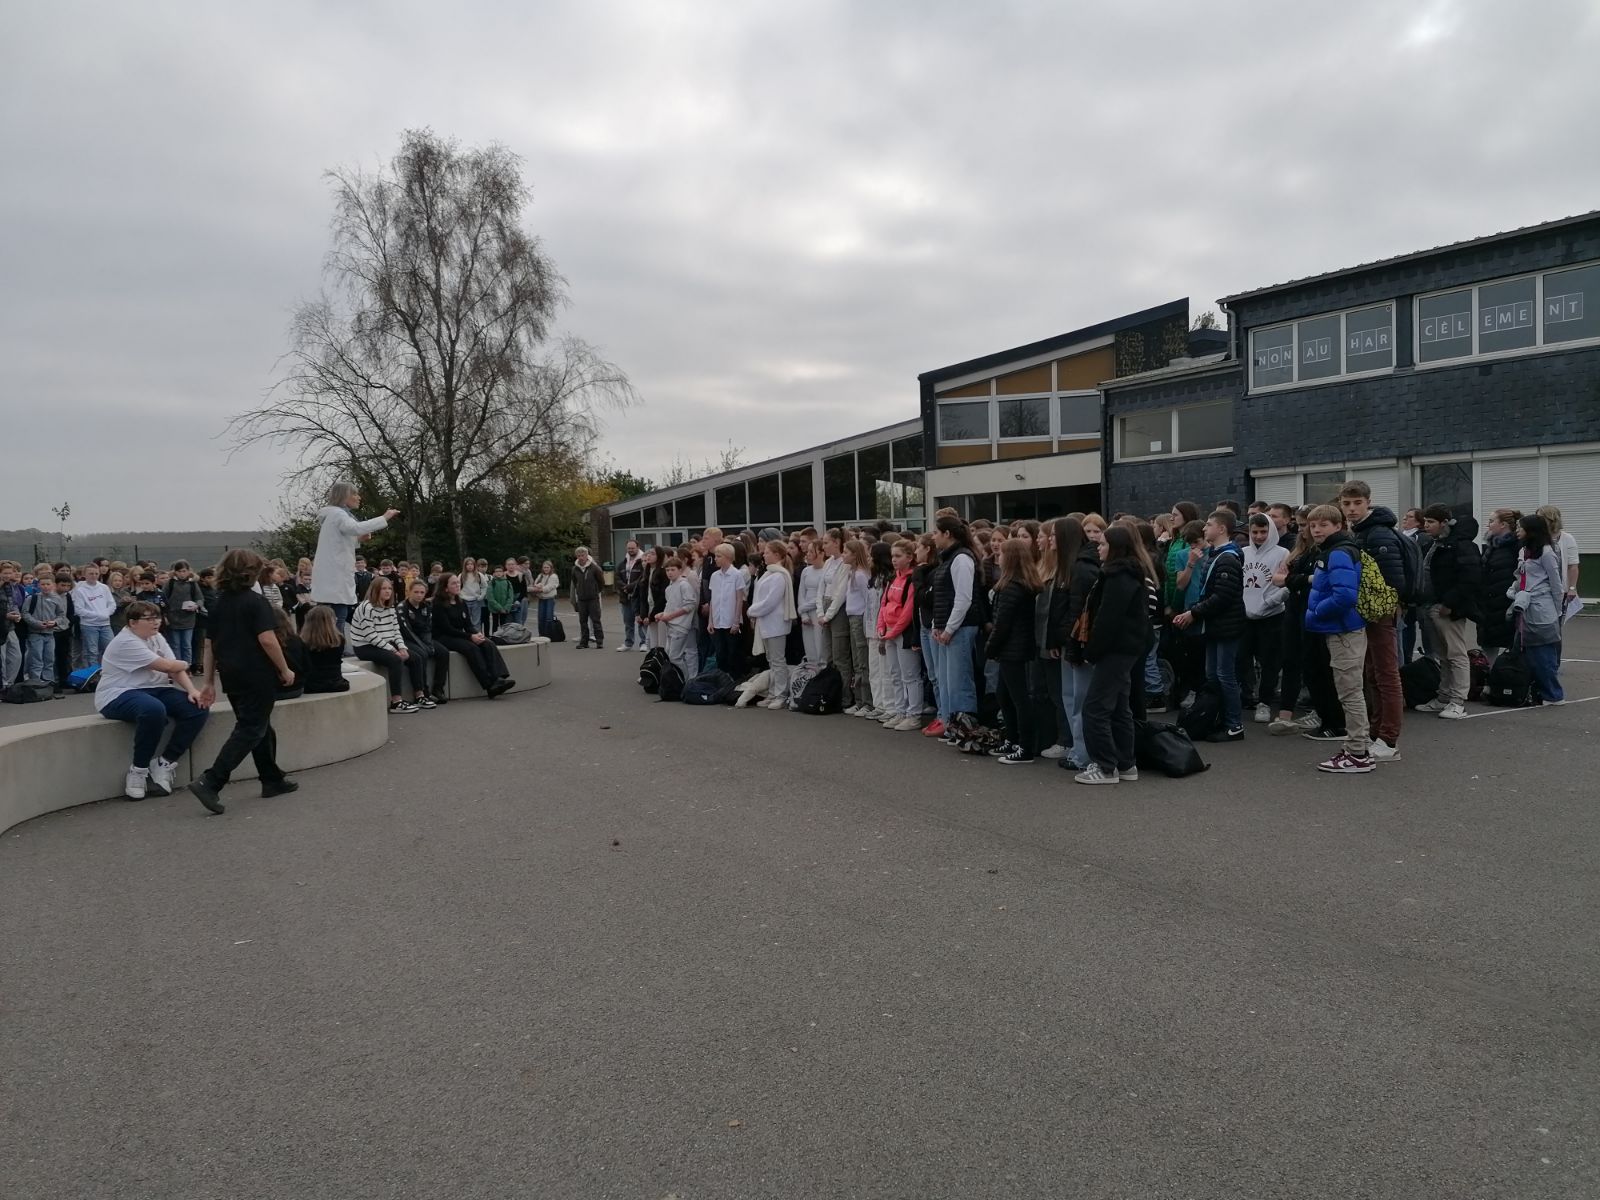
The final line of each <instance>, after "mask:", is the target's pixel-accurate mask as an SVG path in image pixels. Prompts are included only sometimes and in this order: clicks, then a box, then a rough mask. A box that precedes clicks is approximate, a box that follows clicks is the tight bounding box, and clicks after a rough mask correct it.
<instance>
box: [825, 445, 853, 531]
mask: <svg viewBox="0 0 1600 1200" xmlns="http://www.w3.org/2000/svg"><path fill="white" fill-rule="evenodd" d="M822 500H823V509H824V512H825V513H826V515H827V518H828V524H830V525H835V524H838V523H839V522H840V521H854V520H855V519H856V456H855V455H854V454H841V455H839V457H837V458H825V459H823V460H822Z"/></svg>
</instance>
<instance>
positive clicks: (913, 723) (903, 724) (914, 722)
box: [889, 717, 922, 733]
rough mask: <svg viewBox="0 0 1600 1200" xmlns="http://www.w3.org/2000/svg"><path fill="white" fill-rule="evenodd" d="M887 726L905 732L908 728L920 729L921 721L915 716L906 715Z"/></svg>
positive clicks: (897, 731)
mask: <svg viewBox="0 0 1600 1200" xmlns="http://www.w3.org/2000/svg"><path fill="white" fill-rule="evenodd" d="M889 728H890V729H892V730H894V731H895V732H896V733H905V732H907V731H908V730H912V729H921V728H922V722H921V720H919V719H918V718H916V717H906V718H904V719H902V720H900V721H897V722H896V723H895V724H893V725H891V726H889Z"/></svg>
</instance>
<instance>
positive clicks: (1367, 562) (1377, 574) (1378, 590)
mask: <svg viewBox="0 0 1600 1200" xmlns="http://www.w3.org/2000/svg"><path fill="white" fill-rule="evenodd" d="M1399 611H1400V593H1399V592H1397V591H1395V590H1394V588H1392V587H1390V586H1389V581H1388V580H1386V579H1385V578H1384V577H1383V571H1382V569H1381V568H1379V566H1378V560H1377V559H1375V558H1373V557H1372V555H1370V554H1368V553H1367V552H1366V551H1365V550H1363V551H1362V552H1361V583H1360V585H1359V586H1358V587H1357V588H1356V612H1358V613H1360V614H1361V619H1362V620H1363V621H1368V622H1371V621H1386V620H1388V619H1389V618H1390V617H1392V616H1394V615H1395V613H1397V612H1399Z"/></svg>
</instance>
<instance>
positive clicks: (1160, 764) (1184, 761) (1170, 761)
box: [1133, 721, 1211, 779]
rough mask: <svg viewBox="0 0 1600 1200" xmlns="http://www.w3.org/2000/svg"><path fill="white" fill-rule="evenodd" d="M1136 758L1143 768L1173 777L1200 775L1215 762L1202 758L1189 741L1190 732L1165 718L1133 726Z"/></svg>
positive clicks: (1141, 722) (1137, 723)
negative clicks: (1168, 722) (1165, 720)
mask: <svg viewBox="0 0 1600 1200" xmlns="http://www.w3.org/2000/svg"><path fill="white" fill-rule="evenodd" d="M1133 746H1134V758H1135V760H1136V761H1137V762H1138V764H1139V768H1140V770H1144V771H1160V772H1161V774H1163V775H1166V776H1169V777H1170V778H1172V779H1182V778H1183V777H1184V776H1185V775H1198V774H1199V773H1200V772H1201V771H1206V770H1209V769H1210V767H1211V764H1210V763H1208V762H1206V760H1205V759H1203V758H1201V757H1200V751H1199V750H1197V749H1196V748H1195V744H1194V743H1193V742H1192V741H1190V740H1189V735H1188V734H1187V733H1185V732H1184V731H1183V730H1181V729H1179V728H1178V727H1177V726H1176V725H1169V724H1166V723H1165V722H1162V721H1139V722H1136V723H1135V724H1134V727H1133Z"/></svg>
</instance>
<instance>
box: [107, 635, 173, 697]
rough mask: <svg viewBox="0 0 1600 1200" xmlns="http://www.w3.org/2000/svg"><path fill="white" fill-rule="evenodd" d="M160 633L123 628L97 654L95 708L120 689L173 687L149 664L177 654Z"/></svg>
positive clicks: (168, 676) (122, 690) (169, 679)
mask: <svg viewBox="0 0 1600 1200" xmlns="http://www.w3.org/2000/svg"><path fill="white" fill-rule="evenodd" d="M176 657H177V655H175V654H173V653H172V647H171V646H169V645H167V639H166V638H164V637H162V636H161V635H160V634H159V633H158V634H155V635H153V636H151V637H147V638H142V637H140V636H139V635H138V634H136V633H134V632H133V630H131V629H124V630H123V631H122V632H121V633H119V634H117V636H116V637H114V638H112V639H111V644H110V645H109V646H107V647H106V650H105V653H104V654H102V655H101V656H100V682H99V684H98V685H96V687H95V689H94V710H95V712H100V711H101V710H102V709H104V708H105V706H106V705H108V704H110V703H111V702H112V701H113V700H115V699H116V698H117V697H118V696H120V695H122V693H123V692H131V691H135V690H137V689H139V688H159V687H170V688H175V687H177V686H178V685H177V684H175V683H173V682H172V677H171V676H170V675H168V674H166V673H165V672H163V671H157V670H155V669H154V668H153V667H151V665H150V664H151V663H153V662H155V660H156V659H158V658H176Z"/></svg>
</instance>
